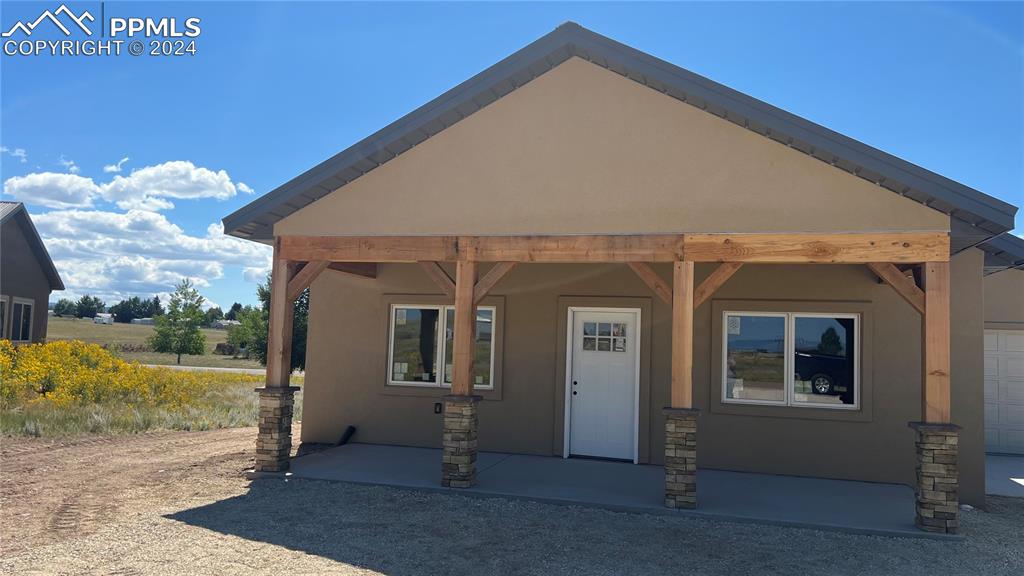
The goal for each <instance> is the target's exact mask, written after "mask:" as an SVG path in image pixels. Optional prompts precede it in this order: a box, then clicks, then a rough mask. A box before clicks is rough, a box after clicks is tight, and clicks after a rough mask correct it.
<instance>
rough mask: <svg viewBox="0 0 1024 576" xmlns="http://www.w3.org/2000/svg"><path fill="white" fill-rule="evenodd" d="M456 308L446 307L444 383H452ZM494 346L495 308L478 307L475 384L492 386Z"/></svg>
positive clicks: (474, 369)
mask: <svg viewBox="0 0 1024 576" xmlns="http://www.w3.org/2000/svg"><path fill="white" fill-rule="evenodd" d="M454 326H455V309H454V308H452V307H448V308H446V309H445V330H444V337H445V341H444V383H445V384H451V383H452V357H453V350H454V348H455V330H454V328H453V327H454ZM493 346H494V309H493V308H477V309H476V343H475V344H474V346H473V386H479V387H482V388H489V387H490V386H491V348H492V347H493Z"/></svg>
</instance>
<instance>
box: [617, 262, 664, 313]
mask: <svg viewBox="0 0 1024 576" xmlns="http://www.w3.org/2000/svg"><path fill="white" fill-rule="evenodd" d="M626 264H627V265H628V266H629V267H630V268H632V269H633V272H636V275H637V276H639V277H640V279H641V280H643V281H644V284H647V287H648V288H650V289H651V290H652V291H653V292H654V293H655V294H657V295H658V298H661V299H662V301H664V302H665V303H666V304H669V305H671V304H672V287H671V286H669V285H668V282H665V281H664V280H662V279H661V276H658V273H657V272H655V271H654V268H651V265H650V264H646V263H644V262H627V263H626Z"/></svg>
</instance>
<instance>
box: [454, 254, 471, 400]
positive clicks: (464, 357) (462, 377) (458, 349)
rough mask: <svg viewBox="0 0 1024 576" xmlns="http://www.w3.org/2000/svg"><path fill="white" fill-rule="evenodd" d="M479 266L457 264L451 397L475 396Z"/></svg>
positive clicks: (467, 263)
mask: <svg viewBox="0 0 1024 576" xmlns="http://www.w3.org/2000/svg"><path fill="white" fill-rule="evenodd" d="M475 285H476V262H473V261H472V260H469V261H462V260H460V261H459V262H457V263H456V269H455V333H454V334H453V337H452V339H453V341H454V342H453V348H452V395H453V396H470V395H472V394H473V356H474V354H473V348H474V346H473V344H474V340H475V332H476V302H474V300H473V290H474V288H475Z"/></svg>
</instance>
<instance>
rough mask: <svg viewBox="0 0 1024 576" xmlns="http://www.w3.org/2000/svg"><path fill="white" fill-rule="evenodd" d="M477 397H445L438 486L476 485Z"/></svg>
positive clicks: (463, 486)
mask: <svg viewBox="0 0 1024 576" xmlns="http://www.w3.org/2000/svg"><path fill="white" fill-rule="evenodd" d="M479 402H480V396H445V397H444V438H443V442H442V444H443V446H444V450H443V456H442V460H441V485H442V486H446V487H449V488H469V487H470V486H473V485H474V484H476V449H477V405H478V404H479Z"/></svg>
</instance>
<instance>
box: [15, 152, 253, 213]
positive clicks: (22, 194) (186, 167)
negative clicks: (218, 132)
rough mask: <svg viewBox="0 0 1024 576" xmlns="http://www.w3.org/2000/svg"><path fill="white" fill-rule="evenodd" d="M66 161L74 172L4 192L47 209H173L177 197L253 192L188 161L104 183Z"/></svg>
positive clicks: (23, 179)
mask: <svg viewBox="0 0 1024 576" xmlns="http://www.w3.org/2000/svg"><path fill="white" fill-rule="evenodd" d="M61 163H62V164H64V165H65V166H67V167H68V168H69V170H71V173H70V174H57V173H53V172H41V173H33V174H28V175H25V176H15V177H13V178H8V179H7V180H6V181H5V182H4V193H6V194H8V195H10V196H12V197H14V198H15V199H18V200H22V201H24V202H28V203H31V204H38V205H40V206H46V207H48V208H89V207H92V206H93V205H94V203H95V201H96V200H105V201H107V202H111V203H114V204H116V205H117V207H118V208H121V209H122V210H131V209H143V210H170V209H171V208H174V203H173V202H171V200H170V199H172V198H173V199H181V200H191V199H200V198H214V199H217V200H227V199H228V198H232V197H234V196H235V195H237V194H238V192H239V190H241V191H242V192H243V193H246V194H250V193H252V188H250V187H249V186H247V185H245V184H243V183H241V182H240V183H238V184H237V185H236V184H235V183H233V182H232V181H231V177H230V176H228V173H227V172H225V171H224V170H219V171H213V170H210V169H209V168H204V167H202V166H196V165H195V164H193V163H191V162H188V161H183V160H175V161H171V162H164V163H163V164H157V165H155V166H146V167H145V168H141V169H139V170H135V171H133V172H132V173H131V174H129V175H127V176H122V175H117V176H114V178H113V180H111V181H109V182H106V183H99V184H97V183H96V182H94V181H93V180H92V178H86V177H84V176H78V175H77V169H78V167H77V166H75V165H74V162H73V161H70V160H65V159H64V157H63V156H62V157H61ZM118 165H120V163H118Z"/></svg>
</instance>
